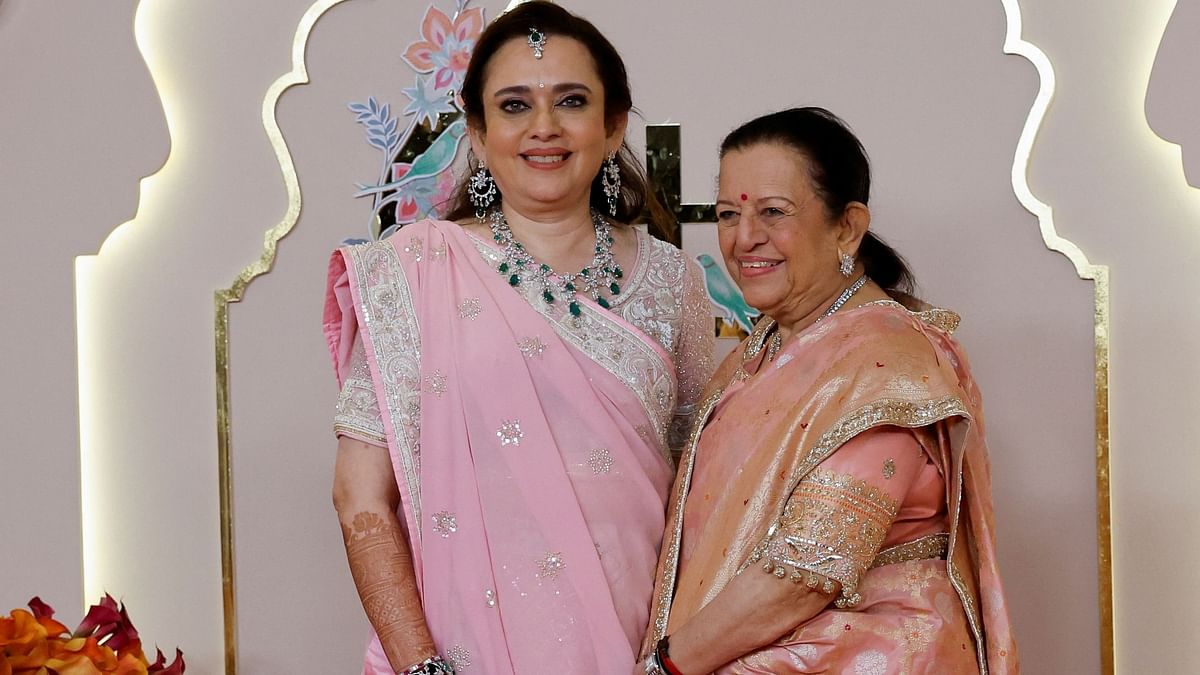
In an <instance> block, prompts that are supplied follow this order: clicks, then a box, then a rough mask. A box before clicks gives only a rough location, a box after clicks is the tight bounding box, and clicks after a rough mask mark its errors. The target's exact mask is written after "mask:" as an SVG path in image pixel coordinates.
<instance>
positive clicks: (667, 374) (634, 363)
mask: <svg viewBox="0 0 1200 675" xmlns="http://www.w3.org/2000/svg"><path fill="white" fill-rule="evenodd" d="M471 242H472V243H473V244H474V245H475V248H476V249H478V251H479V253H480V254H481V255H482V256H483V257H484V258H485V259H486V260H488V261H489V262H490V263H492V264H493V265H499V264H500V263H501V262H502V261H503V258H502V257H501V255H500V253H499V252H498V251H496V250H495V249H494V248H492V247H491V246H490V245H489V244H487V243H486V242H484V241H482V240H480V239H479V238H478V237H471ZM639 251H640V249H639ZM649 264H650V261H649V260H646V261H644V262H643V264H642V265H639V267H641V268H643V269H644V268H645V267H647V266H648V265H649ZM642 276H645V275H644V273H642V274H640V275H639V276H637V277H636V278H639V279H640V278H641V277H642ZM514 290H515V291H517V292H518V293H520V294H521V296H522V297H523V298H525V300H526V301H527V302H528V303H529V306H530V307H532V308H533V309H534V311H536V312H537V313H538V314H540V315H541V316H542V318H544V319H545V320H546V322H547V323H549V324H550V326H551V327H552V328H553V329H554V332H555V334H557V335H558V336H559V337H560V338H562V339H563V340H565V341H566V342H568V343H570V344H571V345H573V346H574V347H575V348H576V349H578V350H580V351H582V352H583V353H584V354H587V355H588V357H589V358H591V359H592V360H593V361H595V362H596V363H597V364H599V365H600V366H601V367H603V368H604V369H605V370H607V371H608V372H609V373H612V375H613V376H614V377H616V378H617V379H618V380H620V381H621V382H622V383H624V384H625V386H627V387H628V388H629V389H630V391H632V392H633V393H634V395H635V396H637V398H638V400H639V401H641V403H642V407H643V408H644V409H645V411H646V416H647V417H648V418H649V419H650V423H651V424H653V425H654V431H655V435H656V437H657V438H658V446H659V449H660V451H661V452H662V453H663V454H664V457H666V458H667V459H668V460H669V459H670V455H669V453H668V452H667V444H666V438H667V430H668V427H669V424H670V421H671V418H672V416H673V415H674V408H675V397H676V390H675V389H676V388H675V371H674V366H673V364H672V363H671V362H670V360H669V359H667V358H664V356H663V354H661V353H659V350H658V349H655V348H654V347H653V346H652V345H650V344H647V340H650V339H652V338H649V337H648V336H644V335H643V334H641V333H640V332H635V331H634V330H632V329H630V328H629V327H627V326H625V325H623V324H622V323H621V322H619V321H616V320H614V318H613V317H611V316H610V315H609V314H608V313H607V312H605V311H601V310H597V309H595V308H594V307H593V306H592V305H591V304H590V303H586V302H583V303H580V309H581V310H582V314H581V316H580V317H579V318H576V317H573V316H571V315H570V314H569V313H568V312H567V311H566V310H565V309H564V308H563V307H561V306H560V305H561V303H559V304H558V305H556V304H550V303H546V302H543V301H542V299H541V291H540V290H539V289H536V288H533V287H532V286H529V287H525V288H520V287H518V288H514ZM630 349H632V351H633V352H634V353H633V354H632V355H631V354H630V353H629V350H630Z"/></svg>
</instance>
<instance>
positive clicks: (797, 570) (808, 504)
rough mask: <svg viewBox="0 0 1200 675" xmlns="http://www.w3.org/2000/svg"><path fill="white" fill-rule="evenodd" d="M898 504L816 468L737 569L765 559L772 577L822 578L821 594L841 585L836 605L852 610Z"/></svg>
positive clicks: (873, 489) (883, 494)
mask: <svg viewBox="0 0 1200 675" xmlns="http://www.w3.org/2000/svg"><path fill="white" fill-rule="evenodd" d="M899 509H900V503H899V502H898V501H896V500H895V499H893V498H892V497H891V496H890V495H888V493H887V492H886V491H884V490H881V489H879V488H877V487H875V486H873V485H871V484H870V483H868V482H866V481H863V480H860V479H858V478H855V477H854V476H851V475H847V474H839V473H834V472H832V471H826V470H824V469H816V470H814V471H813V472H812V473H810V474H809V475H808V476H806V477H805V478H804V480H802V481H800V484H799V485H798V486H796V489H795V491H793V492H792V496H791V497H790V498H789V499H788V500H787V505H786V506H785V507H784V511H783V515H782V516H781V517H780V518H779V519H778V520H777V521H776V522H775V524H773V525H772V526H771V529H770V531H769V532H768V533H767V536H766V538H765V539H764V540H763V541H762V542H760V543H759V545H758V546H757V547H755V549H754V551H753V552H752V553H751V555H750V557H749V559H748V560H747V561H746V563H745V565H743V569H745V567H746V566H749V565H750V564H753V563H757V562H759V561H760V560H762V559H764V558H765V559H766V562H765V563H764V566H763V567H764V569H767V567H768V566H769V567H770V568H771V569H770V570H769V571H772V572H773V573H774V574H775V576H778V577H783V576H787V575H788V571H789V570H790V572H791V575H790V576H791V577H792V579H793V580H795V581H799V580H800V579H801V578H802V577H803V576H804V573H806V572H808V573H816V574H819V575H821V576H822V577H825V582H824V590H825V592H827V593H830V592H832V591H833V584H832V583H831V582H830V581H829V580H833V581H836V582H838V583H839V584H841V597H839V598H838V600H837V606H838V607H841V608H847V607H854V606H855V605H857V604H858V602H859V600H860V599H861V598H860V596H859V594H858V592H857V590H858V582H859V579H860V578H861V577H862V575H863V573H864V572H866V571H867V568H868V567H870V565H871V562H872V560H873V559H874V558H875V554H876V552H878V550H879V545H880V544H882V543H883V539H884V537H885V536H886V535H887V531H888V528H889V527H891V524H892V519H893V518H894V517H895V516H896V512H897V511H898V510H899Z"/></svg>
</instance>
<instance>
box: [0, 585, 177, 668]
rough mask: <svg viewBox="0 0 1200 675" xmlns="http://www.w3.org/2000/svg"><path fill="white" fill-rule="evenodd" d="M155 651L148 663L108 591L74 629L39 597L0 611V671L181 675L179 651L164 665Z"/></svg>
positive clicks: (135, 634)
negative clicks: (26, 604)
mask: <svg viewBox="0 0 1200 675" xmlns="http://www.w3.org/2000/svg"><path fill="white" fill-rule="evenodd" d="M156 651H158V658H156V659H155V661H154V663H150V662H149V661H148V660H147V659H146V655H145V654H143V653H142V641H141V639H140V638H138V632H137V629H135V628H134V627H133V623H132V622H131V621H130V620H129V614H128V613H126V611H125V605H124V603H122V604H120V605H118V604H117V601H116V600H113V598H112V596H111V595H108V594H107V593H106V594H105V595H104V599H103V600H101V601H100V604H98V605H92V607H91V609H89V610H88V613H87V616H85V617H84V618H83V622H82V623H80V624H79V627H78V628H76V629H75V630H74V631H68V630H67V627H66V626H65V625H63V624H61V623H59V622H58V621H56V620H55V619H54V609H53V608H52V607H50V606H49V605H47V604H46V603H44V602H42V600H41V598H34V599H32V600H30V601H29V611H26V610H24V609H14V610H13V611H12V613H11V614H10V615H9V616H0V675H104V674H113V675H183V671H184V663H183V653H182V652H180V651H179V650H178V649H176V650H175V660H174V661H172V662H171V664H170V665H167V663H166V657H164V656H163V653H162V651H161V650H156Z"/></svg>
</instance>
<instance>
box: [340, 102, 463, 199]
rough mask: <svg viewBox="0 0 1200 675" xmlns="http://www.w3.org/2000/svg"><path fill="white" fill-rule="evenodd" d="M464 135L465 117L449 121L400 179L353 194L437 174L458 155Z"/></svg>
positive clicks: (394, 186)
mask: <svg viewBox="0 0 1200 675" xmlns="http://www.w3.org/2000/svg"><path fill="white" fill-rule="evenodd" d="M466 135H467V122H466V119H465V118H462V117H460V118H459V119H456V120H454V121H453V122H451V123H450V126H448V127H446V128H445V129H443V130H442V133H440V134H438V137H437V139H436V140H434V141H433V143H431V144H430V145H429V147H428V148H426V149H425V152H422V153H421V154H420V155H418V156H417V159H416V160H414V161H413V163H412V168H410V169H409V170H408V173H406V174H404V176H403V177H402V178H400V180H395V181H392V182H391V183H384V184H383V185H374V186H371V187H368V188H363V189H362V190H359V191H358V193H356V194H355V195H354V196H355V197H362V196H365V195H372V194H375V193H378V192H387V191H389V190H399V189H400V188H402V187H404V186H405V185H408V184H409V183H411V182H413V181H415V180H420V179H422V178H429V177H431V176H436V175H438V174H439V173H441V172H443V171H445V170H446V169H447V168H448V167H449V166H450V164H452V163H453V162H454V158H455V157H457V156H458V146H459V144H461V143H462V139H463V137H464V136H466Z"/></svg>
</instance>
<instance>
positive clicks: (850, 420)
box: [643, 301, 1018, 675]
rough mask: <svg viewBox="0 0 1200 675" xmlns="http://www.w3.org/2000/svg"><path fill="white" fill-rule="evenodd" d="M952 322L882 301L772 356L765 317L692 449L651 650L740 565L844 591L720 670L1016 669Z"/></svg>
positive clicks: (979, 421) (668, 545) (708, 404)
mask: <svg viewBox="0 0 1200 675" xmlns="http://www.w3.org/2000/svg"><path fill="white" fill-rule="evenodd" d="M957 324H958V317H957V316H956V315H954V314H953V313H951V312H948V311H945V310H937V309H934V310H928V311H923V312H911V311H909V310H907V309H905V308H904V307H903V306H901V305H900V304H898V303H895V302H891V301H880V302H873V303H868V304H866V305H863V306H861V307H858V308H854V309H851V310H846V311H843V312H841V313H838V314H835V315H833V316H832V317H830V318H829V319H826V320H825V321H822V322H820V323H817V324H814V325H812V326H810V327H808V328H807V329H805V330H804V331H801V332H800V333H798V334H796V335H795V336H793V337H792V338H791V339H790V340H788V341H787V342H785V343H784V345H783V346H782V349H780V351H779V353H778V354H777V355H775V357H774V359H773V360H768V359H767V357H766V354H765V352H766V351H767V350H766V349H765V348H764V344H765V342H766V341H767V339H768V337H769V335H770V333H771V331H772V330H773V329H774V328H775V326H774V323H773V322H772V321H770V320H769V319H768V320H764V321H762V322H760V324H759V325H758V326H757V327H756V329H755V330H754V332H753V333H752V334H751V335H750V337H749V338H748V339H747V340H746V341H745V342H744V343H743V344H742V345H741V346H740V347H739V348H738V349H736V350H735V351H734V352H733V353H732V354H730V356H729V357H728V358H727V359H726V361H725V363H723V364H722V366H721V367H720V368H719V369H718V371H717V374H716V375H715V376H714V377H713V380H712V381H711V382H710V384H709V390H708V392H706V394H707V397H706V399H705V401H704V403H703V404H702V405H701V408H700V412H699V415H700V418H699V421H698V425H697V429H696V431H695V432H694V434H693V437H692V440H691V442H690V443H689V445H688V446H687V447H686V448H685V451H684V454H683V457H682V459H681V463H680V473H679V476H678V477H677V479H676V483H675V488H674V492H673V496H672V497H671V500H670V504H669V514H668V522H667V533H666V538H665V539H664V542H663V551H662V554H661V556H660V562H659V572H658V578H657V584H656V589H655V598H654V606H653V608H652V613H651V625H650V631H649V633H648V635H647V638H646V641H645V644H644V646H643V651H646V650H647V649H648V648H649V647H650V646H651V645H653V644H654V643H655V642H656V641H657V640H658V639H659V638H661V637H662V636H663V635H664V634H670V633H671V632H672V631H673V630H675V629H677V628H678V627H679V626H681V625H682V624H683V623H685V622H686V621H687V620H688V619H689V618H690V617H691V616H693V615H694V614H695V613H696V612H697V611H699V609H700V608H702V607H703V606H705V605H706V604H707V603H708V602H710V601H711V600H712V599H713V598H714V597H715V596H716V595H717V594H718V593H719V592H721V590H722V589H723V588H724V587H725V586H726V584H728V582H729V581H730V580H731V579H732V578H733V577H734V576H735V575H737V574H742V573H745V574H763V573H769V574H774V575H775V576H776V577H779V578H780V579H779V583H793V582H795V583H806V584H807V585H809V586H810V587H815V586H818V585H824V587H825V588H826V589H827V590H829V589H832V588H836V584H834V583H833V582H837V584H840V587H841V590H840V597H838V599H837V601H836V603H835V604H830V605H829V606H828V607H827V608H826V609H825V610H823V611H821V612H820V613H818V614H817V615H816V616H814V617H813V618H811V619H810V620H808V621H806V622H804V623H802V624H801V625H799V626H797V627H796V628H795V629H794V630H793V631H791V632H790V633H788V634H786V635H783V636H781V637H779V638H778V639H776V640H775V641H774V642H772V643H770V644H767V645H766V646H764V647H762V648H761V649H759V650H757V651H754V652H752V653H750V654H747V655H745V656H743V657H741V658H739V659H737V660H735V661H733V662H731V663H729V664H727V665H726V666H724V667H722V668H721V669H720V670H719V671H718V672H720V673H827V672H837V673H842V672H847V673H873V674H885V673H926V672H945V673H956V674H958V673H969V672H979V673H984V674H986V673H992V674H993V675H995V674H998V673H1013V672H1017V669H1018V665H1017V654H1016V649H1015V645H1014V642H1013V639H1012V635H1011V633H1010V629H1009V621H1008V614H1007V609H1006V604H1005V599H1004V594H1003V590H1002V588H1001V584H1000V577H999V574H998V571H997V567H996V556H995V546H994V536H993V518H992V503H991V488H990V478H989V468H988V460H987V454H986V445H985V442H984V436H983V418H982V411H981V402H980V396H979V392H978V389H977V388H976V386H975V383H974V380H973V379H972V378H971V374H970V370H969V367H968V365H967V361H966V358H965V356H964V354H963V353H962V351H961V348H960V347H959V346H958V345H957V343H956V342H955V341H954V340H953V338H952V337H951V332H952V331H953V330H954V328H955V327H957ZM789 579H790V580H789Z"/></svg>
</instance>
